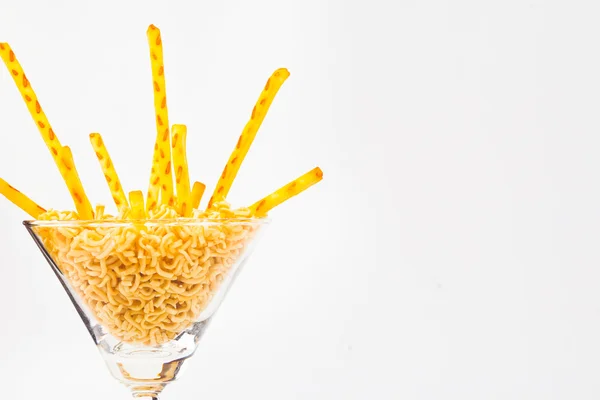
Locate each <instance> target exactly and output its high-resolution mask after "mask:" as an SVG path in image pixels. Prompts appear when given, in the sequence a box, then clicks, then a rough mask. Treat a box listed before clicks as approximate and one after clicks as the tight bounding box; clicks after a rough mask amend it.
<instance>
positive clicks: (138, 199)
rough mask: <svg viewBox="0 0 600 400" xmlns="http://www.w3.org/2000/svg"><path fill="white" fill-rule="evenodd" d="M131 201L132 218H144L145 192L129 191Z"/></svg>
mask: <svg viewBox="0 0 600 400" xmlns="http://www.w3.org/2000/svg"><path fill="white" fill-rule="evenodd" d="M129 202H130V203H131V214H130V216H131V219H144V218H146V213H145V211H144V193H142V191H141V190H135V191H133V192H129Z"/></svg>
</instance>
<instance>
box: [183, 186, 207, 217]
mask: <svg viewBox="0 0 600 400" xmlns="http://www.w3.org/2000/svg"><path fill="white" fill-rule="evenodd" d="M204 189H206V185H205V184H204V183H202V182H194V187H193V188H192V195H191V197H190V198H191V200H190V203H191V205H192V210H195V209H197V208H198V206H200V200H202V195H203V194H204ZM190 215H191V210H190ZM186 216H189V215H186Z"/></svg>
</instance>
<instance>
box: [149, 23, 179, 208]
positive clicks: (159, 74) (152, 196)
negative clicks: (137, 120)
mask: <svg viewBox="0 0 600 400" xmlns="http://www.w3.org/2000/svg"><path fill="white" fill-rule="evenodd" d="M146 34H147V36H148V45H149V47H150V62H151V65H152V83H153V87H154V112H155V115H156V142H155V144H154V155H153V159H152V172H151V174H150V185H149V187H148V198H147V201H146V207H147V209H148V210H151V209H153V208H155V207H156V206H157V204H158V200H159V199H158V198H159V193H160V198H161V199H160V200H161V203H162V204H168V205H172V204H173V203H174V199H173V174H172V168H171V146H170V135H169V113H168V109H167V87H166V84H165V67H164V62H163V47H162V38H161V35H160V30H159V29H158V28H157V27H156V26H154V25H150V26H149V27H148V31H147V32H146Z"/></svg>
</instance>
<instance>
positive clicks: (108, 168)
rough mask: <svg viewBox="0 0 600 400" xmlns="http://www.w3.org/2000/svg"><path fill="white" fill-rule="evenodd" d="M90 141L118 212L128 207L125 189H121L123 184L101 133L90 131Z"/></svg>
mask: <svg viewBox="0 0 600 400" xmlns="http://www.w3.org/2000/svg"><path fill="white" fill-rule="evenodd" d="M90 142H91V143H92V147H93V148H94V151H95V152H96V157H97V158H98V161H99V162H100V167H101V168H102V172H103V173H104V178H105V179H106V183H107V184H108V188H109V189H110V193H111V194H112V198H113V200H114V202H115V204H116V206H117V209H118V210H119V212H123V211H125V210H126V209H127V208H128V207H129V204H128V202H127V196H126V195H125V191H124V190H123V186H122V185H121V181H120V180H119V175H117V171H116V169H115V166H114V164H113V162H112V159H111V158H110V155H109V154H108V150H107V149H106V146H105V145H104V141H103V140H102V135H100V134H99V133H92V134H91V135H90Z"/></svg>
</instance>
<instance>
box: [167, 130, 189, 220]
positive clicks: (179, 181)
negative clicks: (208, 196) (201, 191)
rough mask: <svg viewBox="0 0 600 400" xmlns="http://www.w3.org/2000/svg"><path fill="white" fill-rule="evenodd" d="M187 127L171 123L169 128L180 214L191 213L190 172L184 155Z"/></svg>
mask: <svg viewBox="0 0 600 400" xmlns="http://www.w3.org/2000/svg"><path fill="white" fill-rule="evenodd" d="M186 141H187V127H186V126H185V125H173V128H172V129H171V146H172V147H173V167H174V171H175V184H176V186H177V204H178V206H179V213H180V214H181V215H184V216H185V215H187V214H190V215H191V211H192V207H191V206H190V174H189V170H188V163H187V155H186Z"/></svg>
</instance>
